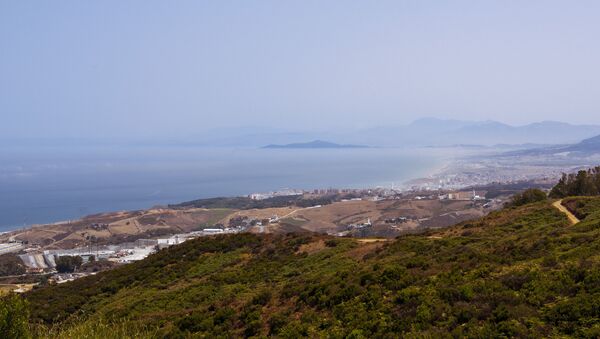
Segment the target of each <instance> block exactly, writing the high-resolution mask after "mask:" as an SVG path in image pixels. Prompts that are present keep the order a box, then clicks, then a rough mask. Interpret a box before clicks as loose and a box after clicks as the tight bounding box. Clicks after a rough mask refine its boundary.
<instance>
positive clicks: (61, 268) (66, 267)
mask: <svg viewBox="0 0 600 339" xmlns="http://www.w3.org/2000/svg"><path fill="white" fill-rule="evenodd" d="M82 262H83V259H81V257H80V256H62V257H59V258H58V259H56V270H57V271H58V272H59V273H67V272H73V271H75V269H77V268H79V267H80V266H81V263H82Z"/></svg>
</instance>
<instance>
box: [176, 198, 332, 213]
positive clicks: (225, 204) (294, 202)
mask: <svg viewBox="0 0 600 339" xmlns="http://www.w3.org/2000/svg"><path fill="white" fill-rule="evenodd" d="M337 200H339V197H338V196H335V195H332V196H326V197H320V198H310V199H305V198H303V197H302V196H301V195H293V196H282V197H273V198H269V199H263V200H253V199H250V198H247V197H234V198H208V199H199V200H193V201H188V202H184V203H181V204H177V205H169V207H170V208H190V207H194V208H233V209H241V210H248V209H254V208H276V207H287V206H299V207H310V206H315V205H328V204H331V203H333V202H334V201H337Z"/></svg>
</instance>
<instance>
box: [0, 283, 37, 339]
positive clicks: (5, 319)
mask: <svg viewBox="0 0 600 339" xmlns="http://www.w3.org/2000/svg"><path fill="white" fill-rule="evenodd" d="M28 307H29V306H28V305H27V302H25V301H24V300H23V298H21V296H19V295H14V294H9V295H7V296H4V297H3V298H0V336H1V337H2V338H6V339H23V338H30V337H31V335H30V333H29V322H28V321H29V308H28Z"/></svg>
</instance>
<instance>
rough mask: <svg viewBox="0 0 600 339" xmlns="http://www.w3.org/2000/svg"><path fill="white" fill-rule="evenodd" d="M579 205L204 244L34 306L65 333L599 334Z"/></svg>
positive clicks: (586, 208) (589, 240)
mask: <svg viewBox="0 0 600 339" xmlns="http://www.w3.org/2000/svg"><path fill="white" fill-rule="evenodd" d="M568 201H569V204H568V205H567V206H568V207H569V208H571V209H572V210H573V211H574V212H576V213H579V216H583V217H584V218H583V221H582V222H581V223H579V224H577V225H574V226H568V225H569V223H568V221H567V219H566V217H565V216H564V214H562V213H561V212H559V211H558V210H557V209H555V208H553V207H552V206H551V204H550V202H540V203H536V204H530V205H525V206H522V207H518V208H507V209H504V210H502V211H498V212H493V213H491V214H490V215H488V216H487V217H484V218H482V219H480V220H477V221H471V222H466V223H463V224H460V225H458V226H455V227H451V228H448V229H445V230H443V231H439V232H436V233H428V234H423V235H407V236H402V237H399V238H398V239H396V240H394V241H391V242H360V241H357V240H354V239H349V238H330V237H326V236H320V235H306V234H304V235H292V234H290V235H285V236H272V235H267V236H259V235H253V234H239V235H233V236H218V237H215V238H201V239H197V240H193V241H189V242H186V243H184V244H182V245H179V246H175V247H171V248H168V249H165V250H163V251H160V252H159V253H157V254H154V255H152V256H151V257H149V258H147V259H146V260H143V261H141V262H137V263H134V264H130V265H126V266H122V267H120V268H117V269H115V270H112V271H108V272H104V273H100V274H98V275H96V276H91V277H87V278H82V279H79V280H76V281H74V282H71V283H66V284H62V285H58V286H51V287H45V288H40V289H36V290H34V291H32V292H30V293H29V294H27V296H26V297H27V299H28V301H29V303H30V310H31V314H32V321H34V322H41V323H45V324H54V327H53V328H52V330H51V331H50V332H46V331H47V330H46V329H43V330H42V332H41V333H43V334H44V335H50V336H57V337H59V336H65V335H67V334H68V335H69V336H77V334H78V333H79V334H81V333H86V332H88V331H90V330H98V327H101V328H103V329H104V330H105V331H113V330H114V331H117V332H111V333H121V334H123V333H129V334H133V335H143V336H157V337H163V336H166V335H171V336H179V335H189V334H196V335H198V336H200V337H232V336H254V335H278V336H281V337H298V336H311V337H317V336H331V337H345V336H349V337H354V338H359V337H382V336H385V335H386V334H388V335H389V334H391V333H394V334H396V335H398V334H402V335H405V336H410V337H414V336H417V335H422V336H432V337H444V336H450V335H451V336H471V337H495V336H527V337H541V336H565V335H566V336H571V335H574V336H586V337H595V336H598V335H599V334H600V309H599V308H598V305H600V288H599V287H600V250H599V248H600V237H599V235H600V228H599V227H598V225H599V224H600V212H598V211H600V200H599V199H598V198H573V199H569V200H568ZM111 324H112V325H111ZM65 331H66V332H65ZM48 333H49V334H48ZM97 333H100V332H97ZM106 333H109V332H106Z"/></svg>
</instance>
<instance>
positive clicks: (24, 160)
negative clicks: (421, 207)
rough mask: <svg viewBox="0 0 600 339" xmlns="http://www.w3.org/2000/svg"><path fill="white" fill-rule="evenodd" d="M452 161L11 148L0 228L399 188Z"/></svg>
mask: <svg viewBox="0 0 600 339" xmlns="http://www.w3.org/2000/svg"><path fill="white" fill-rule="evenodd" d="M445 152H447V150H446V151H445ZM448 158H449V155H448V154H445V155H442V153H441V151H439V150H433V149H426V150H424V149H418V150H403V149H398V148H369V149H335V150H331V149H329V150H324V149H320V150H319V149H308V150H272V149H269V150H268V149H255V148H224V147H223V148H192V147H128V148H118V147H105V148H104V147H71V148H68V149H67V148H54V147H43V148H39V147H36V148H33V147H12V148H5V149H2V150H1V151H0V215H2V218H0V230H4V231H5V230H9V229H14V228H19V227H23V226H25V225H31V224H39V223H50V222H57V221H63V220H70V219H75V218H79V217H82V216H85V215H88V214H93V213H98V212H107V211H117V210H132V209H143V208H150V207H152V206H154V205H160V204H170V203H171V204H172V203H178V202H183V201H187V200H193V199H198V198H207V197H217V196H237V195H246V194H249V193H252V192H265V191H271V190H277V189H282V188H297V189H313V188H328V187H338V188H342V187H348V188H362V187H375V186H378V185H382V186H384V185H385V186H391V185H392V183H396V184H399V183H401V182H402V181H405V180H408V179H412V178H416V177H422V176H425V175H427V174H428V173H430V172H432V171H433V170H435V169H436V168H438V167H439V166H441V165H442V164H443V163H444V161H445V160H446V159H448Z"/></svg>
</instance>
